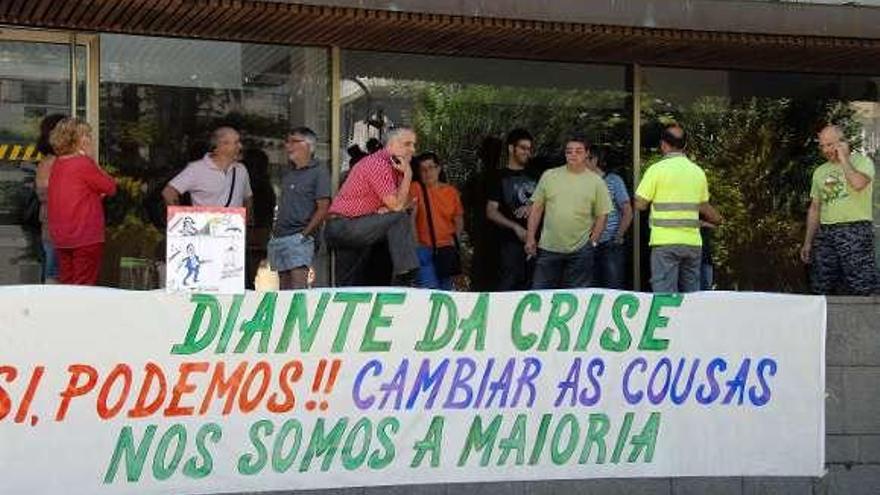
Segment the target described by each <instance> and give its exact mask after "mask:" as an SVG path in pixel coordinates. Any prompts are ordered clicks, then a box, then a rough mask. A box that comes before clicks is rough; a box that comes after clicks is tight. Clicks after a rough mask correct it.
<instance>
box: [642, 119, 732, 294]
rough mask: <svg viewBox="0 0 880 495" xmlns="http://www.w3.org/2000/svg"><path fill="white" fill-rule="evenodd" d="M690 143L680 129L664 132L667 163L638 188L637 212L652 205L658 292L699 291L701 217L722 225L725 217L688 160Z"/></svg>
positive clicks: (654, 275)
mask: <svg viewBox="0 0 880 495" xmlns="http://www.w3.org/2000/svg"><path fill="white" fill-rule="evenodd" d="M686 144H687V136H686V135H685V132H684V129H683V128H682V127H681V126H679V125H678V124H673V125H669V126H667V127H666V128H665V129H663V133H662V134H661V136H660V150H661V151H662V152H663V159H662V160H660V161H659V162H657V163H655V164H654V165H652V166H651V167H650V168H648V170H647V171H646V172H645V175H644V177H642V181H641V182H640V183H639V187H638V189H636V208H638V209H639V210H647V209H648V206H649V205H650V206H651V241H650V244H651V248H652V249H651V287H652V289H653V290H654V292H694V291H698V290H700V261H701V254H702V253H701V247H702V245H703V241H702V239H701V238H700V217H701V216H702V217H703V218H704V219H705V220H706V221H708V222H710V223H712V224H715V225H718V224H719V223H721V216H720V215H719V214H718V212H717V211H715V209H714V208H713V207H712V205H710V204H709V186H708V183H707V181H706V173H705V172H703V169H701V168H700V167H699V166H697V164H695V163H694V162H692V161H690V160H689V159H688V158H687V157H686V156H685V154H684V148H685V145H686Z"/></svg>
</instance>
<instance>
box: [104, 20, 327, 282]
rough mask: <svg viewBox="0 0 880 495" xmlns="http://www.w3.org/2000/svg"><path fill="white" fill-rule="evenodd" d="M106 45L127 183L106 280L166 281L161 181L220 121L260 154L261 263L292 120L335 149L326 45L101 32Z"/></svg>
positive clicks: (121, 173) (116, 154)
mask: <svg viewBox="0 0 880 495" xmlns="http://www.w3.org/2000/svg"><path fill="white" fill-rule="evenodd" d="M101 49H102V56H101V86H100V101H101V119H102V120H101V153H102V164H103V165H104V166H106V167H107V168H108V169H110V170H111V171H112V173H113V175H114V176H115V177H116V178H117V181H118V183H119V193H118V194H117V197H116V198H114V199H113V200H111V201H110V202H109V203H110V204H108V208H107V212H108V215H107V216H108V218H107V224H108V228H107V247H106V249H105V252H106V255H105V266H104V270H103V273H105V274H106V276H107V279H106V280H105V283H108V284H110V285H123V286H126V287H130V288H152V287H155V286H158V284H159V283H160V281H159V276H160V274H161V267H156V265H155V264H154V262H156V261H161V260H162V259H163V258H164V246H163V244H162V243H163V242H164V218H165V210H164V205H163V203H162V200H161V196H160V192H161V189H162V187H164V185H165V183H166V182H167V181H168V180H169V179H170V178H171V177H173V176H174V175H175V174H176V173H177V172H178V171H179V170H180V169H181V168H182V167H184V166H185V165H186V163H187V162H189V161H191V160H193V159H195V158H200V157H201V156H202V155H203V154H204V153H205V152H206V151H207V149H208V137H209V134H210V131H211V130H212V129H214V128H215V127H217V126H219V125H232V126H233V127H236V128H238V129H239V130H240V131H241V133H242V143H243V145H244V148H245V150H244V153H243V156H244V157H246V158H248V161H251V162H254V163H252V164H247V163H246V165H251V167H249V168H251V171H250V173H251V183H252V187H253V189H254V193H255V196H254V201H255V203H256V205H255V211H256V213H257V215H256V217H255V219H256V224H257V225H256V228H255V229H254V230H252V231H251V232H249V236H248V239H249V251H250V254H251V255H252V257H253V258H254V260H257V259H258V258H259V257H260V256H261V255H262V250H263V249H265V243H266V241H267V236H268V232H269V227H270V225H271V221H272V215H273V212H274V197H275V195H276V194H277V192H278V191H277V184H278V183H279V181H278V179H279V177H280V174H281V171H282V169H283V167H284V166H286V164H287V158H286V156H285V154H284V147H283V141H284V136H285V132H286V131H287V129H289V128H290V127H292V126H299V125H305V126H309V127H311V128H312V129H314V130H315V131H316V132H317V133H318V136H319V139H320V141H319V143H318V156H319V158H320V159H323V160H326V159H327V158H328V154H329V153H328V142H329V112H328V110H329V95H328V82H327V80H328V75H329V65H328V54H327V50H325V49H320V48H305V47H292V46H278V45H256V44H243V43H232V42H219V41H199V40H182V39H168V38H153V37H141V36H123V35H101ZM254 264H255V263H253V262H252V263H250V264H249V265H250V266H254ZM120 267H121V268H120ZM322 271H323V272H324V273H326V270H322ZM142 272H143V273H142ZM247 279H248V280H249V281H251V280H253V277H252V276H248V277H247Z"/></svg>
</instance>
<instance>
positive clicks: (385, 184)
mask: <svg viewBox="0 0 880 495" xmlns="http://www.w3.org/2000/svg"><path fill="white" fill-rule="evenodd" d="M401 177H402V174H401V173H400V172H398V171H397V170H395V169H394V167H393V166H392V165H391V154H390V153H389V152H388V151H386V150H384V149H382V150H379V151H377V152H375V153H373V154H372V155H369V156H365V157H364V158H362V159H361V160H360V161H359V162H357V164H356V165H355V166H354V167H352V169H351V172H349V173H348V178H347V179H345V182H344V183H343V184H342V187H340V188H339V192H338V193H337V194H336V197H335V198H333V203H332V204H331V205H330V213H331V214H333V215H340V216H343V217H349V218H354V217H362V216H365V215H372V214H374V213H376V212H378V211H379V208H381V207H383V206H385V203H384V202H382V198H384V197H386V196H389V195H391V194H395V193H396V192H397V186H398V184H400V179H401Z"/></svg>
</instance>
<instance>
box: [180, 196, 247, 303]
mask: <svg viewBox="0 0 880 495" xmlns="http://www.w3.org/2000/svg"><path fill="white" fill-rule="evenodd" d="M168 217H169V218H168V231H167V234H168V237H167V239H168V241H167V263H166V266H167V272H166V280H167V282H166V289H167V290H168V291H171V292H180V291H183V292H211V293H222V294H229V293H240V292H243V290H244V258H245V250H244V246H245V244H244V243H245V213H244V209H243V208H207V207H171V208H169V209H168Z"/></svg>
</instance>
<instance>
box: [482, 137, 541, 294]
mask: <svg viewBox="0 0 880 495" xmlns="http://www.w3.org/2000/svg"><path fill="white" fill-rule="evenodd" d="M533 142H534V140H533V139H532V135H531V134H529V132H528V131H526V130H525V129H514V130H512V131H510V132H509V133H508V135H507V165H506V166H505V167H504V168H502V169H501V170H497V171H496V172H495V173H494V174H493V175H492V176H491V178H490V179H489V188H488V191H487V197H488V202H487V203H486V218H488V219H489V220H490V221H491V222H492V223H494V224H495V225H496V226H497V227H498V228H499V230H500V235H499V244H500V253H499V254H500V257H499V271H500V273H499V277H498V287H497V290H500V291H506V290H525V289H528V288H529V287H530V286H531V278H532V266H531V265H532V263H530V260H529V259H528V258H527V257H526V252H525V238H526V222H527V221H528V218H529V212H530V211H531V206H532V203H531V197H532V193H533V192H534V191H535V186H537V184H538V181H537V178H536V177H535V176H534V174H532V173H531V171H530V170H528V168H527V166H528V163H529V159H530V158H531V156H532V149H533Z"/></svg>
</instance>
